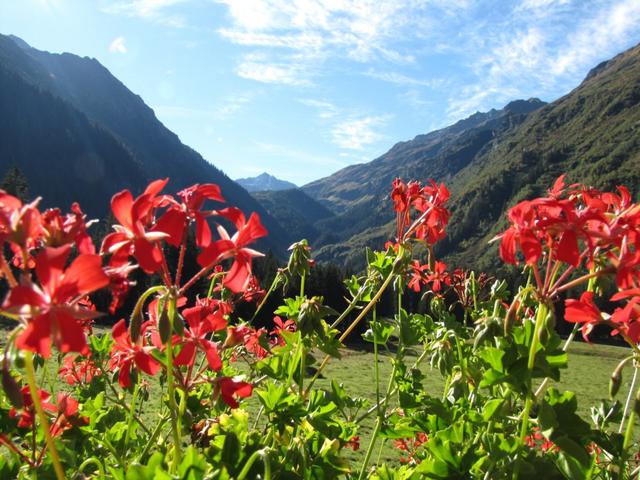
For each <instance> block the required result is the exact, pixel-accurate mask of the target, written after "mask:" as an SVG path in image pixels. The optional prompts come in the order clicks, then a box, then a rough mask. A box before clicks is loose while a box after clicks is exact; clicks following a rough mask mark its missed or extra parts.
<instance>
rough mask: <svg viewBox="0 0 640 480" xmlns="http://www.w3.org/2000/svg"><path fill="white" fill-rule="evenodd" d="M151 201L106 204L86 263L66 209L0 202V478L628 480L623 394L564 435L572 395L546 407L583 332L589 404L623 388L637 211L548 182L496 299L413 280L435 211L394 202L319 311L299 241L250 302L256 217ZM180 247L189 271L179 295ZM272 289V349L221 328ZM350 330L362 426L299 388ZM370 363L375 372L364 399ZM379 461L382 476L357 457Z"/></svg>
mask: <svg viewBox="0 0 640 480" xmlns="http://www.w3.org/2000/svg"><path fill="white" fill-rule="evenodd" d="M166 185H167V180H158V181H155V182H152V183H151V184H150V185H149V186H148V187H147V188H146V190H145V191H144V192H143V193H142V194H141V195H140V196H138V197H137V198H134V197H133V195H132V194H131V193H130V192H129V191H126V190H125V191H122V192H120V193H117V194H116V195H114V197H113V199H112V202H111V209H112V212H113V215H114V217H115V219H116V221H117V222H118V223H117V224H116V225H114V232H113V233H110V234H109V235H107V236H106V237H105V238H104V240H103V241H102V244H101V245H100V248H96V247H95V246H94V244H93V241H92V240H91V237H90V236H89V234H88V229H89V227H90V224H91V222H88V221H87V220H86V218H85V215H84V214H83V213H82V210H81V209H80V207H79V206H78V205H73V206H72V209H71V210H72V211H71V213H69V214H66V215H63V214H62V213H61V211H60V210H57V209H49V210H45V211H41V209H40V208H39V202H38V201H37V200H36V201H34V202H32V203H28V204H23V203H22V202H21V201H20V200H18V199H17V198H14V197H12V196H11V195H9V194H7V193H4V192H1V193H0V243H2V245H3V252H2V255H0V271H1V273H2V281H3V282H4V286H5V287H6V290H7V294H6V296H5V298H4V299H3V301H2V304H1V307H0V314H1V315H2V316H3V317H5V318H6V319H8V321H9V322H10V323H11V327H10V328H9V329H7V334H6V338H5V340H4V343H3V346H2V357H1V362H2V387H3V389H2V394H1V395H0V425H1V430H0V432H1V433H0V445H1V446H2V449H1V450H0V453H1V454H0V476H2V478H10V477H23V478H28V477H30V476H32V475H38V476H41V477H42V478H48V477H57V478H58V479H62V478H86V477H94V478H117V479H146V478H149V479H151V478H167V479H171V478H184V479H187V478H189V479H195V478H235V479H240V480H242V479H248V478H264V479H271V478H283V479H284V478H337V477H344V478H359V479H362V478H378V479H405V478H434V479H443V478H492V479H494V478H495V479H500V478H534V477H537V478H540V477H541V476H542V477H543V478H570V479H573V478H585V479H586V478H619V479H622V478H631V477H635V476H636V475H637V474H638V472H639V471H640V467H639V466H638V463H637V459H636V452H637V444H636V442H635V437H634V427H635V425H636V423H637V416H638V415H640V400H639V399H638V398H637V397H638V392H636V391H634V389H630V390H629V392H628V398H627V400H626V402H625V406H624V407H622V406H621V405H620V404H619V403H617V402H604V403H603V404H601V405H598V406H594V409H593V414H592V419H591V420H592V421H587V420H585V419H584V418H582V417H581V416H580V415H579V413H578V409H577V398H576V396H575V394H574V393H572V392H566V391H560V390H558V389H557V388H556V387H554V382H557V381H558V380H559V379H560V375H561V370H562V369H563V368H565V367H566V366H567V357H568V349H569V345H570V344H571V342H572V341H573V339H574V337H575V334H576V333H577V332H578V331H580V330H581V332H582V335H583V336H584V337H585V339H586V340H588V339H589V335H590V333H591V332H592V330H593V328H594V327H595V326H596V325H600V324H604V325H608V326H609V327H611V333H612V335H615V336H618V337H620V338H621V339H622V340H623V341H624V342H626V344H628V346H629V355H628V357H627V358H625V359H624V360H623V361H622V362H621V363H620V364H619V365H618V367H617V368H616V369H615V370H614V371H613V372H612V376H611V396H612V397H615V396H616V394H617V393H618V390H619V389H620V385H621V378H622V374H623V370H624V369H625V368H633V369H634V370H635V368H636V366H637V356H638V353H640V351H639V350H638V343H639V341H640V320H639V317H640V253H639V252H638V248H637V247H638V239H639V238H640V237H639V234H640V205H638V204H635V203H633V201H632V199H631V196H630V194H629V193H628V191H627V190H626V189H624V188H622V187H621V188H619V189H618V191H617V192H600V191H597V190H595V189H592V188H587V187H585V186H582V185H571V186H566V185H565V183H564V179H563V178H562V177H561V178H559V179H558V181H556V183H555V184H554V185H553V187H552V188H551V189H550V190H549V192H548V194H547V195H546V196H545V197H543V198H538V199H534V200H530V201H525V202H522V203H520V204H518V205H516V206H514V207H513V208H511V209H510V210H509V214H508V219H509V222H510V225H509V227H508V229H507V230H506V231H505V232H503V233H502V234H500V235H498V236H497V237H496V239H495V240H497V241H499V242H500V256H501V258H502V259H503V261H505V262H506V263H510V264H515V265H520V266H521V267H522V269H523V270H522V271H523V273H524V276H523V281H522V282H521V284H520V285H519V286H517V289H516V291H515V293H514V294H513V295H512V294H511V293H510V292H509V291H508V290H509V288H508V287H509V286H508V285H507V284H506V283H505V282H503V281H499V280H494V279H491V278H489V277H488V276H486V275H483V274H475V273H474V272H468V271H463V270H461V269H455V270H451V269H449V268H448V266H447V265H446V264H445V263H444V262H442V261H441V260H438V259H437V258H436V256H435V250H434V245H436V244H437V242H438V241H440V240H442V239H443V238H444V237H445V236H446V227H447V223H448V221H449V218H450V213H449V210H448V208H447V201H448V199H449V192H448V190H447V188H446V187H445V186H444V185H442V184H437V183H436V182H434V181H429V182H428V183H427V184H426V185H421V184H420V183H418V182H409V183H404V182H402V181H401V180H399V179H398V180H396V181H394V182H393V185H392V192H391V199H392V202H393V209H394V211H395V214H396V231H395V239H394V241H391V242H389V243H388V244H387V245H386V246H385V250H384V251H372V250H367V252H366V255H367V268H366V270H365V271H364V272H363V273H362V274H361V275H360V276H353V277H352V278H350V279H347V280H346V281H345V285H346V286H347V288H348V291H349V292H350V294H351V298H350V299H349V304H348V306H347V308H346V309H345V310H344V311H343V312H337V311H335V310H334V309H333V308H331V306H328V305H325V304H324V301H323V298H322V297H318V296H312V297H309V296H308V295H307V294H306V292H305V283H306V279H307V278H308V276H309V274H310V269H311V268H312V266H313V260H312V259H311V255H310V249H309V246H308V244H307V242H306V241H304V240H303V241H301V242H299V243H296V244H294V245H292V247H291V249H290V250H291V256H290V259H289V261H288V263H287V265H286V266H285V267H284V268H282V269H281V270H279V271H278V274H277V275H276V278H275V280H274V281H273V284H272V285H271V286H270V287H269V288H268V290H267V291H266V292H265V291H264V290H262V289H261V288H260V286H259V284H258V281H257V279H256V278H255V276H254V275H253V273H252V263H253V259H254V258H255V257H258V256H260V255H261V253H259V252H258V251H256V250H254V248H253V247H254V243H255V242H256V240H259V239H260V238H262V237H264V236H266V235H267V231H266V229H265V228H264V226H263V225H262V223H261V221H260V218H259V216H258V215H257V214H255V213H254V214H251V215H250V216H249V217H248V218H247V217H246V216H245V215H244V214H243V212H241V211H240V210H238V209H237V208H235V207H228V206H223V205H222V204H223V202H224V197H223V194H222V192H221V191H220V189H219V188H218V187H217V186H216V185H213V184H205V185H194V186H192V187H190V188H187V189H185V190H183V191H181V192H179V193H178V194H177V195H175V196H173V195H169V194H166V193H163V191H164V189H165V188H166ZM214 225H215V228H212V226H214ZM189 238H193V239H194V242H193V244H194V245H195V248H196V249H197V252H195V256H196V258H197V263H198V265H199V270H198V271H197V272H196V273H195V274H193V275H190V276H187V275H185V256H186V255H187V253H188V252H187V249H188V245H189V244H190V243H189ZM416 246H420V248H416ZM172 249H175V252H172V251H171V250H172ZM417 252H422V254H418V253H417ZM189 253H190V254H191V252H189ZM170 258H175V259H176V261H175V262H174V263H175V264H172V262H170V261H169V259H170ZM136 271H140V272H142V273H144V275H146V276H147V277H148V278H149V279H150V281H151V282H152V283H154V284H153V285H152V286H151V287H149V288H148V289H147V290H146V291H144V292H143V293H142V294H141V295H140V296H139V298H137V299H136V301H135V304H134V306H133V309H132V311H131V312H129V314H128V315H127V317H126V318H117V317H113V315H114V314H115V312H118V311H120V307H121V306H122V305H123V302H124V300H125V299H126V298H127V295H128V293H129V292H130V289H131V286H132V284H133V280H132V278H133V273H134V272H136ZM294 280H295V281H294ZM293 285H299V289H298V290H297V291H296V292H295V296H293V297H290V298H286V299H285V301H284V303H283V305H281V306H280V307H278V308H277V309H276V310H275V311H274V312H273V313H274V320H273V327H272V328H265V327H261V328H256V327H255V325H253V324H252V321H251V319H244V320H243V319H241V318H239V317H238V316H237V314H236V313H235V311H236V306H237V304H238V302H253V303H254V304H255V305H256V307H255V310H256V312H257V311H259V310H261V309H263V308H264V305H265V304H266V298H267V297H268V296H269V295H270V294H271V293H272V292H273V291H275V289H277V288H279V287H280V286H289V287H291V286H293ZM510 288H512V289H515V285H514V286H511V287H510ZM390 290H392V291H393V294H394V296H395V302H394V303H395V315H394V316H393V318H383V317H381V316H378V314H377V308H376V307H377V304H378V302H379V301H380V299H381V297H382V295H383V293H384V292H386V291H390ZM98 291H110V292H111V298H112V301H111V305H110V307H109V312H110V315H111V320H112V321H111V324H112V329H111V332H110V333H108V334H105V333H95V332H94V321H95V320H96V319H97V318H98V317H100V316H101V315H103V313H101V312H99V311H98V310H97V309H96V307H95V306H94V305H93V303H92V301H91V298H92V295H93V294H95V293H96V292H98ZM408 291H411V292H413V294H415V293H418V294H420V295H422V299H423V301H424V302H425V303H426V313H416V312H411V311H407V310H406V309H405V308H404V306H403V303H404V302H403V300H404V297H405V295H407V294H408ZM567 295H568V296H569V298H565V297H566V296H567ZM602 300H606V301H607V302H604V301H602ZM615 302H619V303H618V305H619V306H618V307H617V308H615V309H614V310H613V311H612V312H611V313H607V309H606V308H604V307H603V306H604V305H607V304H609V305H610V304H612V303H615ZM559 307H564V318H565V319H566V320H567V321H569V322H573V323H574V324H575V328H574V330H573V332H572V333H571V335H570V336H569V337H568V338H566V339H561V338H560V337H559V336H558V334H557V333H556V330H555V328H554V327H555V323H556V316H557V312H560V311H562V309H560V308H559ZM363 321H367V322H368V324H367V327H368V329H367V330H366V332H365V333H364V335H363V340H364V341H366V342H370V343H371V348H372V349H373V354H374V362H375V363H374V366H375V368H374V378H372V379H371V382H373V384H374V385H375V389H376V399H375V401H374V402H372V403H368V402H367V401H366V400H364V399H363V398H359V397H358V396H357V395H358V392H355V391H353V388H352V386H350V385H342V384H340V383H338V382H336V381H331V379H329V382H323V383H322V385H323V386H319V382H318V379H319V378H321V377H322V376H323V373H326V366H327V364H328V363H329V362H340V356H341V352H342V348H343V347H344V343H345V341H346V340H347V338H349V336H350V335H353V332H354V330H355V329H356V327H357V326H358V325H360V324H361V322H363ZM381 350H384V351H386V352H388V353H389V357H390V358H391V362H392V363H391V374H390V376H389V378H388V379H386V385H384V381H383V379H382V378H380V372H379V368H378V362H379V357H380V351H381ZM410 350H413V351H416V352H418V354H417V356H415V357H413V356H410V355H409V351H410ZM319 355H320V356H321V357H322V361H321V362H320V363H319V364H318V365H317V366H316V367H314V368H310V367H311V366H312V365H313V364H314V363H315V361H316V357H317V356H319ZM425 375H437V376H440V377H442V385H443V389H442V391H438V392H434V391H429V390H428V389H426V388H425V387H424V385H423V383H424V382H423V380H424V376H425ZM634 375H635V373H634ZM55 390H58V391H55ZM152 404H153V405H154V408H148V407H149V405H152ZM369 421H373V430H372V432H371V434H370V435H368V436H367V438H366V442H365V441H364V438H365V436H364V435H363V433H364V432H363V429H362V425H363V423H364V422H369ZM388 440H389V441H390V442H391V443H393V444H395V445H396V447H397V449H398V456H397V462H391V463H384V462H381V461H380V460H379V459H378V460H376V459H375V458H374V455H373V453H374V450H375V449H376V447H377V446H379V445H380V443H381V442H385V441H388ZM361 443H362V449H361V450H360V446H361ZM356 450H357V451H359V452H360V453H361V454H360V455H357V454H356V455H355V460H354V454H353V452H354V451H356Z"/></svg>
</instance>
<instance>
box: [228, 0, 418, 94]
mask: <svg viewBox="0 0 640 480" xmlns="http://www.w3.org/2000/svg"><path fill="white" fill-rule="evenodd" d="M220 3H222V4H225V5H226V6H227V7H228V11H229V15H230V18H231V20H232V25H231V26H229V27H225V28H220V29H219V30H218V33H219V34H220V35H221V36H222V37H223V38H225V39H226V40H228V41H230V42H232V43H234V44H237V45H241V46H245V47H251V48H252V49H254V51H259V52H263V53H264V52H269V53H270V54H271V61H272V62H273V66H274V69H270V68H268V67H269V63H268V62H267V61H263V62H262V63H261V64H260V67H261V70H263V71H266V72H269V73H271V72H272V71H274V70H275V71H276V72H278V73H280V71H281V70H282V69H283V65H284V64H290V63H293V64H294V65H295V68H296V70H297V73H298V74H301V73H302V71H303V70H304V71H307V70H309V69H311V68H313V66H316V67H317V66H318V65H321V64H323V63H324V62H325V61H326V60H328V59H331V58H346V59H349V60H352V61H356V62H368V61H372V60H379V61H385V62H392V63H406V62H412V61H414V60H415V57H414V56H413V54H412V53H411V52H410V51H409V50H406V49H401V48H399V47H396V43H397V42H398V41H400V40H402V39H404V38H405V37H406V34H407V30H406V29H405V27H406V26H407V25H409V24H410V23H412V22H413V21H415V16H412V15H408V14H407V12H408V11H409V7H410V6H411V7H412V8H411V10H412V13H413V14H414V15H415V14H416V8H415V7H416V3H415V2H414V1H413V0H380V1H375V2H374V1H368V0H354V1H333V2H326V1H318V0H316V1H313V0H311V1H309V0H293V1H290V0H263V1H259V0H220ZM292 54H293V55H292ZM300 54H303V57H304V60H302V61H301V60H300V57H299V55H300ZM296 59H297V61H296ZM292 60H294V61H293V62H292ZM241 65H242V64H241ZM252 66H253V67H256V65H252ZM254 70H255V68H254ZM237 71H238V74H241V72H245V69H243V68H238V70H237ZM319 71H320V70H319V69H316V71H315V72H311V73H309V75H308V76H311V75H312V74H315V73H317V72H319ZM307 73H308V72H307ZM266 76H267V77H268V78H271V75H266ZM245 78H246V77H245ZM273 78H274V80H273V81H274V83H275V82H277V81H279V79H281V80H282V83H286V84H291V77H290V76H288V75H284V74H281V75H273ZM298 84H300V83H298Z"/></svg>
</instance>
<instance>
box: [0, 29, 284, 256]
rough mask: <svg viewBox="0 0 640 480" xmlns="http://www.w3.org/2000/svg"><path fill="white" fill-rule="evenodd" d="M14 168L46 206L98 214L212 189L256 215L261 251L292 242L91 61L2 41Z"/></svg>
mask: <svg viewBox="0 0 640 480" xmlns="http://www.w3.org/2000/svg"><path fill="white" fill-rule="evenodd" d="M12 166H17V167H19V168H20V170H21V171H22V172H23V173H24V174H25V176H26V177H27V180H28V183H29V188H30V191H31V193H32V194H34V195H41V196H42V197H43V199H44V204H45V205H46V206H59V207H61V208H68V207H69V205H70V204H71V202H72V201H76V200H77V201H79V202H80V204H81V206H82V207H83V208H84V209H85V211H87V212H88V213H89V214H90V215H91V216H98V217H104V215H106V214H107V211H108V208H109V199H110V198H111V196H112V195H113V194H114V193H115V192H117V191H119V190H121V189H123V188H128V189H131V190H132V191H133V192H134V193H140V192H141V191H142V190H143V188H144V187H145V185H146V183H147V182H148V181H149V180H152V179H156V178H164V177H170V179H171V182H170V184H169V186H168V190H169V191H171V192H176V191H178V190H181V189H182V188H184V187H186V186H189V185H192V184H194V183H209V182H213V183H217V184H218V185H219V186H220V187H221V189H222V192H223V195H224V197H225V199H226V200H227V201H228V202H229V204H232V205H235V206H238V207H240V208H241V209H242V210H244V211H245V212H247V213H250V212H253V211H255V212H258V213H259V214H260V215H261V217H262V220H263V223H265V225H266V227H267V228H268V230H269V237H268V239H267V240H266V241H265V242H264V243H263V245H264V246H265V247H266V248H271V249H273V250H274V251H275V252H278V253H280V254H284V249H285V248H286V245H288V244H289V243H290V241H291V237H290V235H289V234H288V233H287V232H286V230H284V229H283V228H282V227H281V226H280V224H279V223H278V222H277V221H276V220H275V219H274V218H273V217H271V216H270V215H269V214H268V213H267V212H266V210H265V209H264V208H263V207H262V206H261V205H260V204H259V203H258V202H257V201H256V200H255V199H254V198H253V197H251V196H250V195H249V194H248V193H247V192H246V191H245V190H244V189H243V188H241V187H240V186H239V185H238V184H237V183H235V182H233V181H232V180H231V179H230V178H228V177H227V176H226V175H225V174H224V173H222V172H221V171H220V170H218V169H217V168H215V167H214V166H213V165H212V164H210V163H208V162H207V161H206V160H204V159H203V158H202V156H201V155H200V154H198V153H197V152H196V151H194V150H193V149H191V148H189V147H188V146H186V145H184V144H183V143H182V142H181V141H180V139H179V138H178V137H177V136H176V135H175V134H174V133H173V132H171V131H170V130H168V129H167V128H166V127H165V126H164V125H163V124H162V123H161V122H160V121H159V120H158V119H157V118H156V116H155V114H154V112H153V110H152V109H151V108H149V107H148V106H147V105H146V104H145V103H144V102H143V101H142V99H141V98H140V97H139V96H137V95H135V94H134V93H132V92H131V91H130V90H129V89H128V88H127V87H126V86H124V85H123V84H122V83H121V82H120V81H119V80H118V79H117V78H115V77H114V76H113V75H112V74H111V73H110V72H109V71H108V70H107V69H106V68H105V67H104V66H102V65H101V64H100V63H99V62H98V61H97V60H95V59H91V58H86V57H85V58H81V57H78V56H76V55H72V54H69V53H63V54H61V55H58V54H51V53H48V52H43V51H39V50H36V49H34V48H31V47H30V46H29V45H28V44H27V43H26V42H25V41H23V40H22V39H20V38H17V37H14V36H5V35H0V175H3V174H4V173H5V172H6V171H7V170H8V169H9V168H11V167H12Z"/></svg>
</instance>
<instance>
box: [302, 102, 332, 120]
mask: <svg viewBox="0 0 640 480" xmlns="http://www.w3.org/2000/svg"><path fill="white" fill-rule="evenodd" d="M298 101H299V102H300V103H301V104H303V105H306V106H307V107H312V108H315V109H317V110H318V116H319V117H320V118H323V119H329V118H334V117H336V116H337V115H338V114H339V113H340V109H339V108H338V107H336V106H335V105H334V104H333V103H331V102H327V101H325V100H315V99H313V98H301V99H299V100H298Z"/></svg>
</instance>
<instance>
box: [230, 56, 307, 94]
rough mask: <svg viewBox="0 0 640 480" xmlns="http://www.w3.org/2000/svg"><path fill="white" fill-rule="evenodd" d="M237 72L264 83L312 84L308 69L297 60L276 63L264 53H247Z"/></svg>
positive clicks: (244, 76)
mask: <svg viewBox="0 0 640 480" xmlns="http://www.w3.org/2000/svg"><path fill="white" fill-rule="evenodd" d="M236 73H237V74H238V76H240V77H242V78H246V79H248V80H255V81H257V82H262V83H277V84H282V85H290V86H291V85H297V86H299V85H311V84H312V82H311V81H310V80H309V78H308V71H307V69H306V68H305V66H304V65H303V63H301V62H300V61H297V60H291V61H289V62H279V63H274V62H272V61H270V59H269V58H268V57H265V56H264V55H255V54H251V55H246V56H245V57H244V59H243V60H242V61H241V62H240V63H239V64H238V65H237V67H236Z"/></svg>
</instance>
